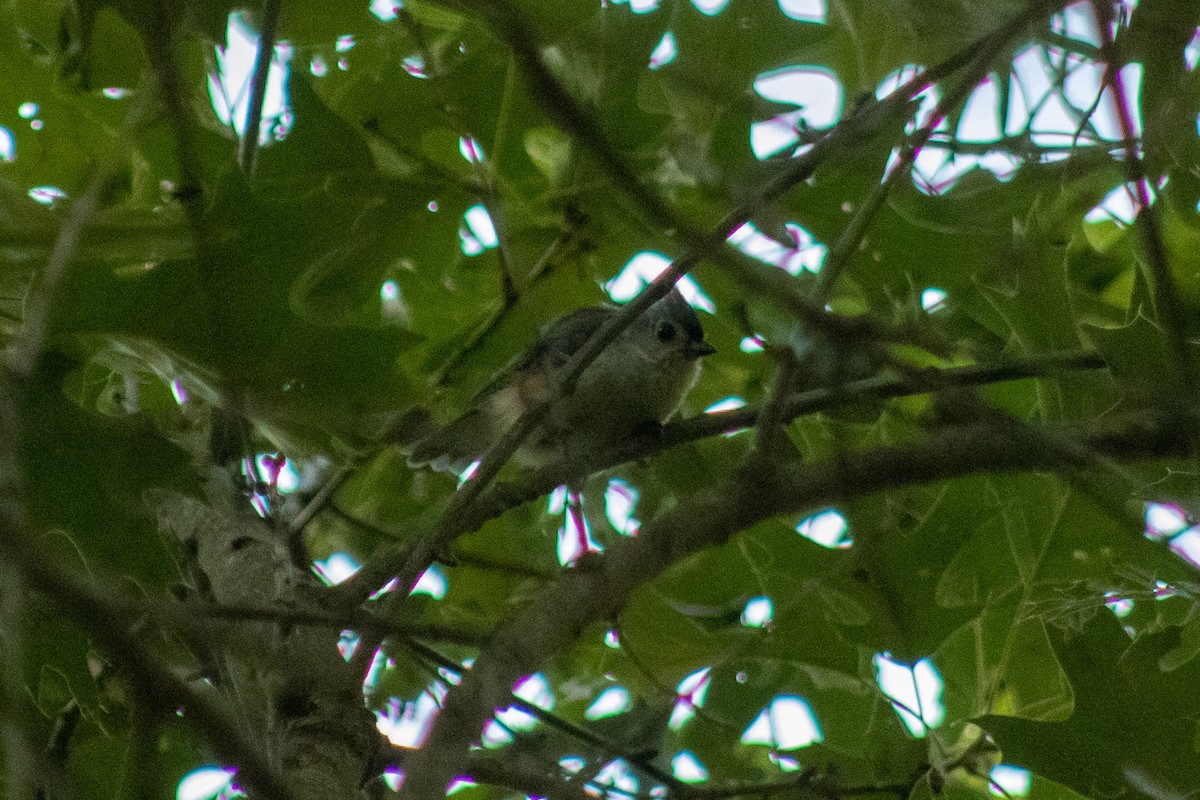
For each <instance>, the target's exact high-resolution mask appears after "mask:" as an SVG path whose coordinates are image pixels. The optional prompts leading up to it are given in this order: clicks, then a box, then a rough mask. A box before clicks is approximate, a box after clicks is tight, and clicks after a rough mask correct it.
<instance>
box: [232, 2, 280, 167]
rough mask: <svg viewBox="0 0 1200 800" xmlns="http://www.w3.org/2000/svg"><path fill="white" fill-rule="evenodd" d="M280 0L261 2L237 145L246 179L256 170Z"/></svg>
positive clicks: (273, 55)
mask: <svg viewBox="0 0 1200 800" xmlns="http://www.w3.org/2000/svg"><path fill="white" fill-rule="evenodd" d="M282 6H283V0H263V10H262V19H261V20H260V27H259V32H258V53H257V55H256V56H255V58H254V74H253V76H252V77H251V79H250V98H249V107H248V108H247V109H246V130H245V132H244V133H243V134H242V138H241V141H239V142H238V166H240V167H241V168H242V172H244V173H245V174H246V176H247V177H250V178H252V177H254V172H255V170H256V169H257V167H258V151H259V147H258V136H259V128H261V127H262V114H263V103H264V102H265V101H266V97H267V78H268V77H269V76H270V74H271V61H272V59H274V57H275V30H276V28H277V27H278V25H279V11H280V8H281V7H282Z"/></svg>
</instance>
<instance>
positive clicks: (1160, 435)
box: [401, 412, 1194, 800]
mask: <svg viewBox="0 0 1200 800" xmlns="http://www.w3.org/2000/svg"><path fill="white" fill-rule="evenodd" d="M1193 421H1194V420H1193ZM1174 422H1175V418H1174V415H1171V416H1170V417H1167V416H1165V415H1162V414H1158V413H1153V412H1151V413H1142V414H1137V415H1128V416H1125V417H1122V418H1120V419H1119V420H1115V421H1113V422H1111V423H1108V424H1103V425H1101V424H1092V425H1086V426H1081V425H1074V426H1055V427H1054V428H1047V429H1046V431H1047V432H1048V433H1050V434H1051V435H1053V436H1054V437H1056V438H1061V440H1062V441H1069V442H1072V443H1074V444H1075V445H1076V446H1078V447H1080V448H1083V449H1084V451H1086V452H1098V453H1100V454H1101V455H1104V456H1106V457H1109V458H1112V459H1114V460H1117V461H1132V460H1137V459H1142V458H1150V457H1155V458H1159V457H1163V456H1182V455H1187V454H1188V452H1189V448H1188V443H1187V442H1186V441H1184V440H1181V439H1180V437H1178V436H1177V435H1176V432H1175V425H1174ZM1024 444H1025V443H1024V441H1023V440H1022V441H1014V440H1013V439H1012V437H1011V436H1009V435H1008V433H1007V432H1005V431H998V430H997V429H996V428H995V427H993V426H990V425H969V426H963V427H954V428H949V429H946V430H942V431H939V432H937V433H935V434H933V435H930V436H928V437H926V438H925V439H923V440H922V441H919V442H916V443H913V444H908V445H905V446H883V447H878V448H874V449H872V450H868V451H866V452H862V453H857V454H852V455H844V454H843V455H839V456H837V457H836V458H835V459H834V460H832V461H830V460H826V461H820V462H813V463H811V464H807V465H803V466H792V467H781V466H778V465H771V466H772V468H771V469H755V470H751V469H743V470H741V471H739V472H738V473H736V474H734V475H732V476H731V477H729V478H728V479H726V480H725V481H724V482H723V483H722V484H720V485H718V486H715V487H710V488H708V489H706V490H705V491H703V492H699V493H697V494H695V495H693V496H691V497H689V498H687V499H686V500H684V501H683V502H681V503H680V504H679V505H678V506H676V507H675V508H673V509H671V510H670V511H667V512H665V513H664V514H662V515H660V516H659V517H657V518H656V519H654V520H653V521H651V522H650V523H649V524H647V525H646V526H645V527H644V528H643V529H642V531H641V533H640V534H639V536H638V537H637V538H636V539H623V540H621V541H619V542H617V543H616V544H614V545H613V546H612V547H611V548H610V549H609V550H608V551H607V552H606V553H605V556H604V557H603V558H601V559H596V563H594V564H593V565H590V566H589V568H588V569H574V570H569V571H566V572H564V573H563V574H562V577H561V578H560V579H559V580H558V581H557V582H555V583H554V584H552V585H550V586H548V587H546V588H545V589H544V590H543V591H542V592H541V593H539V594H538V595H537V596H536V597H535V598H534V599H533V600H531V601H530V602H529V603H527V604H526V605H525V606H524V607H522V608H521V609H519V610H518V611H517V612H515V614H514V615H513V616H512V617H511V618H510V619H509V620H508V621H507V622H505V623H504V624H503V625H501V627H500V628H499V629H498V630H497V633H496V635H495V636H494V637H493V638H492V639H491V641H490V642H489V643H488V645H487V646H486V647H485V648H484V650H483V652H482V653H481V654H480V656H479V658H478V659H477V660H476V662H475V664H474V665H473V667H472V669H471V671H470V672H468V673H467V674H466V675H465V676H464V678H463V681H462V683H461V684H460V685H458V686H457V687H455V688H454V689H453V690H452V691H451V692H450V694H449V696H448V697H447V700H446V704H445V706H444V708H443V710H442V713H441V715H440V716H439V717H438V719H437V722H436V723H435V724H434V727H433V730H432V732H431V734H430V736H429V738H428V740H427V741H426V742H425V745H424V747H423V748H422V749H421V750H419V751H417V752H416V753H413V754H412V757H411V758H410V760H409V762H408V764H407V767H408V774H407V778H406V781H405V784H404V787H403V789H402V794H401V796H402V797H405V798H420V799H421V800H427V799H428V798H436V797H441V796H442V793H443V792H444V790H445V787H446V785H447V783H448V782H449V781H450V779H451V778H452V777H453V776H454V774H455V771H456V769H457V768H458V765H460V764H462V763H464V762H465V759H466V757H467V754H468V750H469V747H470V745H471V743H472V742H473V741H474V740H475V739H477V738H478V736H479V732H480V730H481V729H482V727H483V724H484V723H485V722H486V720H487V719H488V718H489V717H490V715H491V714H492V711H493V709H495V708H498V707H500V706H501V705H503V704H504V702H505V698H506V697H507V696H508V693H509V691H510V690H511V687H512V686H513V684H514V683H515V682H516V681H517V680H519V679H520V678H522V677H523V676H525V675H528V674H530V673H532V672H535V671H537V670H538V669H541V668H542V667H543V666H544V665H545V663H546V662H547V661H548V660H549V659H550V658H552V657H553V656H555V655H556V654H558V653H560V652H562V651H563V650H565V649H566V648H567V647H569V646H570V645H571V644H573V643H574V642H575V641H576V640H577V639H578V637H579V636H580V635H581V634H582V633H583V632H584V631H585V630H587V629H588V628H589V627H590V626H591V625H592V624H593V623H594V622H596V621H597V620H603V619H612V618H613V617H615V616H616V615H618V614H619V613H620V612H621V610H622V608H624V606H625V604H626V602H627V601H628V599H629V598H630V596H631V595H632V593H633V592H634V591H635V590H636V589H638V588H639V587H640V586H642V585H644V584H645V583H647V582H648V581H650V580H652V579H653V578H655V577H656V576H658V575H660V574H661V573H662V572H663V571H664V570H665V569H666V568H667V567H669V566H671V565H672V564H674V563H677V562H678V561H679V560H680V559H682V558H685V557H686V556H689V555H691V554H692V553H695V552H697V551H699V550H701V549H704V548H707V547H713V546H718V545H721V544H723V543H724V542H726V541H728V540H729V538H730V537H731V536H733V535H734V534H735V533H737V532H739V531H742V530H745V529H746V528H748V527H750V526H751V525H754V524H756V523H758V522H761V521H763V520H766V519H769V518H771V517H773V516H776V515H779V514H785V513H788V514H800V513H803V512H805V511H807V510H810V509H812V508H814V507H817V506H821V505H827V504H833V503H843V502H847V501H850V500H853V499H855V498H859V497H866V496H869V495H873V494H876V493H879V492H883V491H887V490H892V489H899V488H904V487H910V486H918V485H923V484H928V483H932V482H935V481H941V480H949V479H953V478H960V477H965V476H969V475H976V474H982V473H1019V472H1029V471H1042V472H1058V471H1060V470H1061V469H1063V468H1064V466H1066V467H1070V466H1071V465H1064V464H1063V463H1062V459H1061V455H1060V453H1059V452H1058V450H1057V448H1029V447H1026V446H1024ZM763 465H764V462H761V461H760V462H758V464H757V466H759V467H761V466H763ZM547 608H552V609H555V613H554V614H553V615H552V616H550V617H548V616H547V614H546V613H545V609H547Z"/></svg>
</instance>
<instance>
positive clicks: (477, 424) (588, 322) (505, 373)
mask: <svg viewBox="0 0 1200 800" xmlns="http://www.w3.org/2000/svg"><path fill="white" fill-rule="evenodd" d="M618 311H619V309H617V308H615V307H613V306H593V307H589V308H581V309H578V310H576V311H572V312H570V313H568V314H566V315H564V316H562V317H559V318H558V319H556V320H554V321H553V322H551V323H550V324H549V325H547V326H546V327H544V328H543V329H542V333H541V336H540V337H539V338H538V340H537V341H536V342H534V344H533V345H532V346H531V347H530V348H529V349H528V350H526V351H525V352H524V353H522V354H521V355H519V356H517V357H516V358H515V359H513V360H512V361H511V362H510V363H509V364H508V366H506V367H505V368H504V369H503V370H502V371H501V373H500V374H499V375H498V376H497V377H496V378H494V379H493V380H492V382H491V383H489V384H488V385H487V386H485V387H484V388H483V389H482V390H481V391H480V392H479V394H477V395H476V396H475V397H474V398H473V399H472V401H471V404H470V406H469V407H468V408H467V410H466V411H465V412H463V414H462V416H460V417H459V418H458V419H456V420H454V421H453V422H451V423H450V424H449V425H447V426H446V427H444V428H442V429H440V430H438V431H435V432H434V433H432V434H430V435H429V436H426V437H425V438H423V439H420V440H418V441H417V442H416V443H415V445H414V446H413V450H412V452H411V453H410V454H409V463H410V464H412V465H414V466H418V465H421V464H429V465H431V466H432V467H433V468H434V469H439V470H449V471H452V472H455V473H458V472H461V471H462V470H463V469H465V468H466V467H467V466H468V465H469V464H470V463H471V462H472V461H474V460H475V459H477V458H479V457H481V456H482V455H483V454H484V453H485V452H487V450H488V448H490V447H491V446H492V445H493V444H495V442H496V441H497V440H498V439H500V437H501V436H503V435H504V433H505V432H506V431H508V429H509V428H511V427H512V426H513V425H514V424H516V422H517V420H518V419H520V417H521V415H522V414H524V413H525V412H526V411H527V410H529V409H531V408H534V407H536V406H538V405H540V404H541V403H542V402H544V401H545V400H546V399H547V398H548V397H549V396H550V393H551V392H552V391H553V388H554V386H555V381H557V380H559V379H560V375H559V373H560V370H561V368H562V367H563V365H565V364H566V363H567V361H569V360H570V358H571V356H572V355H574V354H575V353H576V352H577V351H578V350H579V349H580V348H581V347H583V345H584V343H585V342H587V340H588V339H589V338H591V336H592V334H594V333H595V332H596V331H597V330H599V329H600V326H602V325H603V324H604V323H605V322H607V321H608V320H609V319H610V318H612V316H613V315H615V314H617V313H618ZM712 352H714V348H713V346H712V345H710V344H709V343H708V342H706V341H704V331H703V329H702V328H701V327H700V320H699V319H698V318H697V317H696V312H695V311H693V310H692V308H691V306H689V305H688V304H687V301H686V300H684V299H683V296H682V295H681V294H679V290H678V289H672V290H671V293H670V294H668V295H666V296H665V297H663V298H662V299H661V300H659V301H658V302H656V303H655V304H654V305H652V306H650V308H648V309H646V311H645V313H643V314H642V315H641V316H640V317H638V319H637V320H636V321H635V322H634V323H633V324H632V325H631V326H629V328H627V329H626V330H625V331H624V332H623V333H622V334H621V335H620V336H618V337H617V339H616V340H614V341H613V342H612V343H611V344H610V345H609V346H608V347H607V348H605V350H604V352H602V353H601V354H600V355H599V356H598V357H597V358H596V360H595V361H593V362H592V363H591V364H590V365H589V366H588V368H587V369H585V370H584V371H583V374H582V375H581V376H580V377H579V383H578V384H577V385H576V387H575V391H574V392H573V393H572V394H570V395H568V396H567V397H563V398H561V399H560V400H559V401H558V402H557V403H555V404H554V405H553V406H551V408H550V410H549V411H548V412H547V414H546V418H545V419H544V420H543V421H542V422H541V423H540V424H539V425H538V427H537V428H536V429H535V430H534V432H533V433H532V434H531V435H530V437H529V439H527V440H526V443H525V444H524V445H523V446H522V447H521V449H520V450H518V451H517V454H516V460H517V462H518V463H520V464H521V465H522V466H526V467H535V466H539V465H542V464H546V463H548V462H550V461H552V460H553V459H555V458H570V459H576V458H579V457H585V456H588V455H590V454H591V453H592V452H594V451H596V450H597V449H600V448H603V447H605V446H608V445H612V444H616V443H618V442H620V441H621V440H623V439H626V438H628V437H630V436H631V435H633V434H635V433H637V432H638V431H640V430H643V429H645V428H647V427H650V426H653V425H659V424H661V423H663V422H665V421H666V420H667V419H668V418H669V417H670V416H671V415H672V414H673V413H675V410H676V409H677V408H679V404H680V403H681V402H682V401H683V398H684V395H686V394H687V393H688V390H690V389H691V388H692V386H693V384H695V382H696V379H697V378H698V377H699V375H700V358H701V357H702V356H706V355H709V354H710V353H712Z"/></svg>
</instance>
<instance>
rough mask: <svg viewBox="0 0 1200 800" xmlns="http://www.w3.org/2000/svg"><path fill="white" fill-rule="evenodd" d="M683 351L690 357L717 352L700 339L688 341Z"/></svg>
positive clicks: (700, 356)
mask: <svg viewBox="0 0 1200 800" xmlns="http://www.w3.org/2000/svg"><path fill="white" fill-rule="evenodd" d="M684 352H686V353H687V354H688V356H689V357H691V358H702V357H704V356H711V355H712V354H713V353H715V352H717V348H715V347H713V346H712V345H711V344H709V343H708V342H706V341H704V340H703V339H701V340H700V341H698V342H688V344H687V347H686V348H685V349H684Z"/></svg>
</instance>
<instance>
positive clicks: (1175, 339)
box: [1092, 0, 1195, 438]
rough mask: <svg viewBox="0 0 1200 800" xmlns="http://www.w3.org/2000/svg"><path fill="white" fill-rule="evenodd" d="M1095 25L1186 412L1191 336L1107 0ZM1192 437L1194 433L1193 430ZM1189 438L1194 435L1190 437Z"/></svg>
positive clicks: (1178, 397) (1096, 6)
mask: <svg viewBox="0 0 1200 800" xmlns="http://www.w3.org/2000/svg"><path fill="white" fill-rule="evenodd" d="M1092 9H1093V11H1094V12H1095V16H1096V24H1097V27H1098V28H1099V31H1098V32H1099V34H1100V55H1101V57H1102V58H1103V59H1104V83H1105V85H1106V86H1107V87H1108V89H1109V91H1110V92H1111V93H1112V98H1113V103H1114V104H1115V106H1116V112H1117V124H1118V125H1119V126H1120V128H1121V141H1122V148H1123V150H1124V155H1125V159H1124V163H1125V175H1126V179H1127V180H1128V181H1129V183H1130V184H1131V186H1132V190H1133V193H1134V197H1135V198H1136V199H1137V204H1138V206H1139V209H1138V215H1137V221H1136V223H1135V224H1134V228H1135V229H1136V230H1137V232H1138V236H1139V239H1140V240H1141V245H1142V252H1143V254H1144V255H1145V260H1146V267H1147V270H1148V271H1149V276H1148V277H1149V283H1150V285H1151V291H1152V292H1153V297H1154V305H1155V311H1156V312H1157V316H1158V320H1159V321H1160V322H1161V323H1162V326H1163V328H1164V330H1165V332H1166V336H1167V344H1168V347H1169V348H1170V351H1171V357H1172V360H1173V362H1174V363H1173V365H1172V366H1173V368H1174V369H1173V375H1172V378H1171V382H1172V383H1173V386H1172V387H1171V388H1172V389H1173V390H1174V391H1172V392H1170V393H1169V394H1168V395H1166V397H1168V398H1169V401H1170V403H1171V404H1172V405H1175V406H1178V408H1179V410H1180V411H1181V412H1183V410H1184V408H1186V406H1187V404H1188V403H1190V401H1191V398H1193V397H1194V396H1195V374H1194V372H1193V365H1192V356H1191V352H1190V348H1189V345H1188V340H1187V328H1188V323H1187V315H1186V313H1185V311H1184V307H1183V302H1182V300H1181V299H1180V297H1179V287H1178V286H1176V284H1175V276H1174V275H1173V274H1172V272H1171V266H1170V264H1169V263H1168V256H1167V248H1166V244H1165V242H1164V240H1163V234H1162V223H1161V221H1160V220H1159V216H1158V208H1157V206H1155V205H1154V200H1153V198H1152V197H1151V196H1150V186H1149V179H1148V178H1147V176H1146V167H1145V164H1144V162H1143V161H1142V155H1141V142H1140V141H1139V140H1138V136H1137V132H1136V125H1135V123H1134V120H1133V112H1132V110H1131V109H1130V108H1129V95H1128V93H1127V91H1126V87H1125V79H1124V78H1123V77H1122V75H1121V65H1122V64H1123V63H1124V60H1123V58H1122V56H1121V53H1120V48H1119V45H1118V44H1117V41H1116V39H1115V37H1114V33H1113V23H1114V18H1113V7H1112V3H1111V2H1106V1H1105V0H1092ZM1192 435H1193V436H1194V434H1192ZM1189 438H1191V437H1189Z"/></svg>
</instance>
